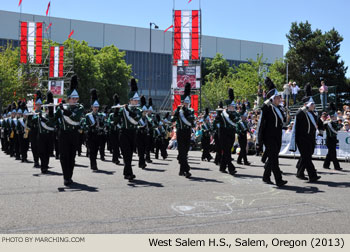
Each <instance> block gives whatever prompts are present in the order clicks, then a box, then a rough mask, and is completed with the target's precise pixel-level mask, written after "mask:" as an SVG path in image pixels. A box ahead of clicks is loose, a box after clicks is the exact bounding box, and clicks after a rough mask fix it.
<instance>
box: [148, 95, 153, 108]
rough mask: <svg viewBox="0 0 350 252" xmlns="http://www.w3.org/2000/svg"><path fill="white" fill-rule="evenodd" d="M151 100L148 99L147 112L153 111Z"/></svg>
mask: <svg viewBox="0 0 350 252" xmlns="http://www.w3.org/2000/svg"><path fill="white" fill-rule="evenodd" d="M152 106H153V100H152V98H151V97H150V98H148V111H153V107H152Z"/></svg>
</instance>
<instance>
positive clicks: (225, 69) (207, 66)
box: [202, 53, 233, 84]
mask: <svg viewBox="0 0 350 252" xmlns="http://www.w3.org/2000/svg"><path fill="white" fill-rule="evenodd" d="M232 71H233V69H232V67H230V64H229V63H228V61H227V60H226V59H224V57H223V55H222V54H221V53H217V54H216V55H215V57H214V58H213V59H205V60H204V62H203V65H202V78H203V81H204V84H205V83H206V81H207V80H209V79H211V78H213V77H214V78H219V77H220V76H221V77H224V76H227V75H228V74H230V73H232Z"/></svg>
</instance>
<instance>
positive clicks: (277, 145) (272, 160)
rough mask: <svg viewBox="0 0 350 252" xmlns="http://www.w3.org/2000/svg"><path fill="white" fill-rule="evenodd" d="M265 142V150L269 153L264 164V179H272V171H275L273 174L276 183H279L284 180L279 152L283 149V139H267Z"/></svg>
mask: <svg viewBox="0 0 350 252" xmlns="http://www.w3.org/2000/svg"><path fill="white" fill-rule="evenodd" d="M264 144H265V147H266V149H265V152H266V153H267V154H266V155H267V161H266V163H265V166H264V169H265V171H264V177H263V178H264V179H265V180H270V177H271V172H273V175H274V177H275V181H276V183H279V182H281V181H282V173H281V170H280V168H279V163H278V154H279V152H280V149H281V140H279V139H273V138H271V139H266V140H264Z"/></svg>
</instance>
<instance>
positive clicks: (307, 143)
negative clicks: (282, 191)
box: [290, 97, 321, 182]
mask: <svg viewBox="0 0 350 252" xmlns="http://www.w3.org/2000/svg"><path fill="white" fill-rule="evenodd" d="M304 102H305V103H306V106H304V107H303V108H302V109H301V110H299V111H298V113H297V114H296V116H295V121H294V126H293V132H292V138H291V143H290V151H296V150H297V148H298V149H299V152H300V156H301V161H300V165H299V168H298V172H297V177H298V178H300V179H304V180H306V179H307V178H306V177H305V175H304V170H305V169H306V170H307V173H308V175H309V181H310V182H315V181H317V180H319V179H320V178H321V176H317V172H316V169H315V166H314V164H313V163H312V154H313V153H314V151H315V146H316V130H317V116H316V115H315V114H314V110H315V103H314V101H313V99H312V98H311V97H306V98H304Z"/></svg>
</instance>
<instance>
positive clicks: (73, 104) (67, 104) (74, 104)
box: [41, 103, 80, 108]
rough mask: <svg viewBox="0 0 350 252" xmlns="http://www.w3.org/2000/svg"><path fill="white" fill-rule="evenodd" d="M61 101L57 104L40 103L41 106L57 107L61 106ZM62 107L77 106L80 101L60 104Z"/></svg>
mask: <svg viewBox="0 0 350 252" xmlns="http://www.w3.org/2000/svg"><path fill="white" fill-rule="evenodd" d="M61 104H62V103H59V104H53V103H49V104H44V105H41V107H42V108H49V107H58V106H61ZM62 105H63V107H68V106H79V105H80V103H72V104H69V103H64V104H62Z"/></svg>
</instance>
